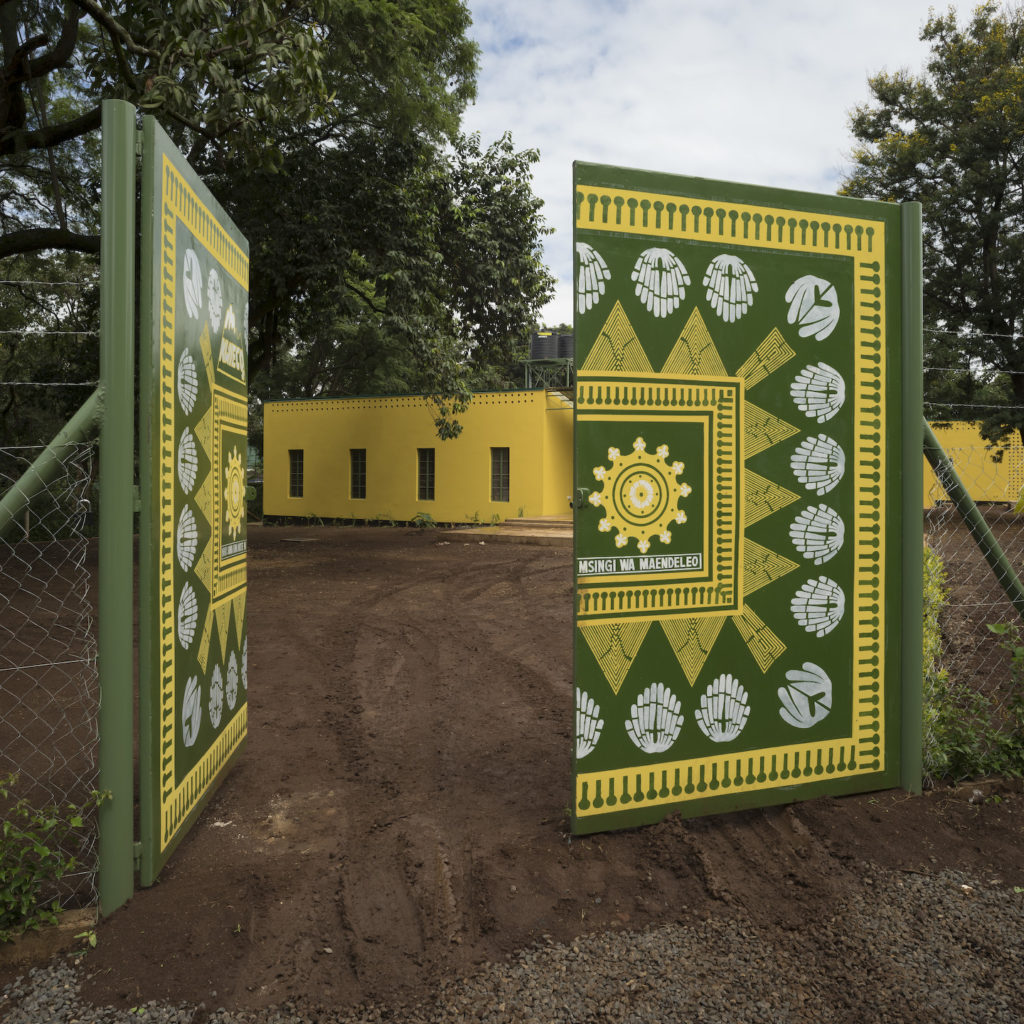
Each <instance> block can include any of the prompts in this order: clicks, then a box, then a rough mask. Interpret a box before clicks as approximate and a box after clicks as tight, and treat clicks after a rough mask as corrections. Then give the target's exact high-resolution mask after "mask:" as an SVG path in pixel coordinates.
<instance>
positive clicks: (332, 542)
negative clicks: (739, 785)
mask: <svg viewBox="0 0 1024 1024" xmlns="http://www.w3.org/2000/svg"><path fill="white" fill-rule="evenodd" d="M249 545H250V562H249V566H250V570H249V572H250V576H249V638H250V644H249V680H250V685H249V714H250V718H249V740H248V747H247V749H246V751H245V753H244V754H243V756H242V759H241V761H240V762H239V764H238V766H237V767H236V769H235V770H234V771H233V772H232V773H231V775H230V777H229V778H228V779H227V781H226V782H225V783H224V785H223V787H222V788H221V790H220V791H219V792H218V794H217V795H216V796H215V798H214V800H213V801H212V803H211V805H210V807H209V808H208V809H207V811H206V813H205V814H204V816H203V817H202V819H201V820H200V821H199V823H198V825H197V826H196V827H195V829H194V830H193V832H192V833H191V835H190V836H189V837H188V838H187V839H186V840H185V841H184V842H183V843H182V845H181V846H180V848H179V849H178V851H177V852H176V853H175V855H174V856H173V858H172V860H171V861H170V863H169V865H168V866H167V867H166V868H165V870H164V872H163V874H162V876H161V878H160V881H159V882H158V884H156V885H155V886H153V887H152V888H150V889H148V890H142V891H140V892H138V893H137V894H136V895H135V897H134V898H133V899H132V900H131V902H130V903H129V904H128V905H127V906H125V907H124V908H123V909H122V910H120V911H118V912H117V913H115V914H114V915H112V916H111V917H110V918H109V919H107V920H105V921H103V922H101V924H100V925H99V926H98V928H97V936H98V943H97V946H96V948H95V950H91V951H90V952H88V953H87V955H86V958H85V961H84V974H85V976H86V978H87V980H86V983H85V986H84V990H83V995H84V997H85V998H86V999H87V1000H90V1001H92V1002H94V1003H95V1004H97V1005H103V1004H107V1003H111V1004H114V1005H119V1006H134V1005H138V1004H140V1003H142V1002H145V1001H148V1000H150V999H160V1000H169V1001H172V1002H181V1001H189V1002H193V1003H205V1004H206V1005H207V1006H211V1005H212V1006H227V1007H256V1006H265V1005H271V1004H277V1003H281V1002H284V1001H286V1000H293V1001H297V1002H300V1003H301V1002H308V1003H310V1004H313V1005H316V1004H330V1005H335V1006H339V1005H345V1004H351V1003H358V1002H363V1001H367V1000H375V1001H382V1002H388V1003H390V1004H392V1005H394V1004H396V1003H399V1002H408V1001H410V1000H412V999H417V998H421V997H429V996H430V995H431V993H432V992H433V991H434V990H435V988H436V986H437V985H438V983H439V982H440V981H441V980H445V979H451V978H452V977H454V976H457V975H462V974H465V973H467V972H469V971H471V970H472V969H473V967H474V965H476V964H479V963H481V962H483V961H487V960H491V961H493V960H497V959H500V958H502V957H503V956H504V955H505V954H506V953H508V952H510V951H512V950H515V949H518V948H521V947H523V946H526V945H529V944H530V943H532V942H534V941H537V940H543V939H544V938H545V937H551V938H552V939H555V940H565V939H570V938H572V937H574V936H576V935H579V934H581V933H586V932H591V931H600V930H607V929H623V928H628V929H637V928H643V927H644V926H646V925H651V924H657V923H662V922H667V921H675V920H691V919H692V918H693V916H694V915H700V916H705V915H708V914H729V913H733V912H734V911H735V910H742V911H743V912H745V914H746V915H748V916H749V917H750V918H751V919H752V920H753V921H754V922H756V923H757V924H759V925H761V926H763V927H766V928H772V929H779V930H790V929H794V928H798V927H799V926H800V925H801V923H804V922H808V921H813V920H818V919H820V918H821V917H822V916H823V915H828V914H829V913H830V908H832V907H834V906H835V905H836V904H837V903H838V902H840V901H841V900H842V897H843V894H844V892H846V891H847V890H849V889H851V888H853V887H858V886H862V885H865V884H870V878H871V876H872V874H873V873H875V872H877V871H879V870H896V871H912V872H925V873H930V872H935V871H939V870H941V869H944V868H955V869H958V870H961V871H964V872H966V873H968V874H969V875H971V876H973V877H974V878H975V879H976V880H977V881H978V883H979V884H993V883H995V882H997V883H998V884H1001V885H1006V886H1014V885H1018V886H1020V885H1024V796H1022V793H1021V789H1020V787H1019V786H1018V785H1016V784H1013V785H1011V784H1008V783H1005V782H991V781H990V782H986V783H981V784H968V785H964V786H961V787H958V788H955V789H948V788H942V789H937V790H933V791H931V792H926V793H925V794H924V795H922V796H916V797H915V796H910V795H908V794H906V793H903V792H886V793H878V794H871V795H863V796H856V797H847V798H842V799H828V798H826V799H819V800H814V801H811V802H808V803H803V804H798V805H793V806H789V807H781V808H772V809H769V810H763V811H748V812H742V813H737V814H733V815H722V816H716V817H710V818H704V819H696V820H690V821H682V820H679V819H678V818H672V819H669V820H667V821H665V822H663V823H662V824H660V825H656V826H653V827H649V828H644V829H638V830H635V831H629V832H621V833H616V834H606V835H597V836H592V837H589V838H586V839H576V838H573V837H571V836H570V835H569V833H568V803H569V793H570V790H569V787H570V742H571V739H572V730H573V700H572V692H573V689H572V654H571V650H572V648H571V641H572V607H571V576H570V570H571V565H570V561H571V560H570V552H569V549H567V548H556V547H536V546H528V545H519V544H496V543H485V544H481V543H480V542H479V540H478V539H477V538H475V537H474V538H470V537H469V536H468V535H458V534H454V535H453V534H447V535H445V534H441V533H439V532H437V531H430V530H424V531H414V530H402V529H372V528H362V529H339V528H334V529H330V528H312V527H303V528H290V527H277V528H270V527H264V528H259V527H252V528H250V532H249ZM23 969H24V965H21V966H12V965H7V966H4V967H0V984H2V983H3V982H5V981H7V980H9V979H10V977H12V976H13V975H14V974H15V973H18V972H20V971H21V970H23Z"/></svg>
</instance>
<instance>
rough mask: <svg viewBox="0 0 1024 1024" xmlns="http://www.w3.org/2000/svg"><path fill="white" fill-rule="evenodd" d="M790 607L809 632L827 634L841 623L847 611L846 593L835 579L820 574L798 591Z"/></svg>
mask: <svg viewBox="0 0 1024 1024" xmlns="http://www.w3.org/2000/svg"><path fill="white" fill-rule="evenodd" d="M789 609H790V611H791V612H792V613H793V618H794V619H796V621H797V622H798V623H799V624H800V625H801V626H803V628H804V629H805V630H807V632H808V633H814V634H815V635H816V636H825V635H827V634H828V633H831V632H832V630H833V629H835V628H836V626H838V625H839V622H840V620H841V619H842V617H843V613H844V612H845V611H846V595H845V594H844V593H843V588H842V587H841V586H839V584H838V583H836V581H835V580H831V579H829V578H828V577H827V576H819V577H818V578H817V579H816V580H814V579H812V580H808V581H807V582H806V583H805V584H804V585H803V586H802V587H801V588H800V589H799V590H798V591H797V592H796V594H795V595H794V596H793V600H792V601H790V603H789Z"/></svg>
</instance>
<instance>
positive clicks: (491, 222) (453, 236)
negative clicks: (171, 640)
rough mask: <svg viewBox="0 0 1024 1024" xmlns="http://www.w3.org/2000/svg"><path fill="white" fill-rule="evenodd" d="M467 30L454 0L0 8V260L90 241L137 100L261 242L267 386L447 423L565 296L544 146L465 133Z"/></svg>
mask: <svg viewBox="0 0 1024 1024" xmlns="http://www.w3.org/2000/svg"><path fill="white" fill-rule="evenodd" d="M29 8H31V10H28V9H29ZM469 24H470V18H469V13H468V11H467V9H466V7H465V4H464V2H463V0H274V2H272V0H158V2H156V3H148V4H137V3H133V2H130V0H121V2H115V3H110V2H107V3H103V4H100V3H98V2H96V0H63V2H58V0H42V2H33V3H28V2H27V0H0V42H2V43H3V54H4V66H3V72H2V75H0V267H2V266H3V262H2V261H3V258H4V257H8V258H15V257H18V256H23V255H26V254H31V253H35V252H40V251H44V250H45V251H49V252H53V251H54V250H62V251H72V250H79V251H82V252H86V253H95V252H96V251H97V250H98V235H97V233H96V225H95V222H94V219H93V220H90V217H91V216H92V212H93V209H94V206H95V201H96V199H97V197H98V180H97V179H98V169H97V162H96V151H95V137H96V133H95V128H96V126H97V125H98V118H99V100H100V99H101V98H102V97H105V96H121V97H124V98H126V99H129V100H131V101H132V102H133V103H135V104H137V105H138V106H139V107H140V108H141V109H143V110H144V111H146V112H152V113H155V114H156V115H157V116H158V117H159V118H160V120H161V122H162V123H163V124H164V126H165V127H166V128H167V129H168V131H169V133H170V134H171V136H172V138H173V140H174V141H175V143H176V144H177V145H178V146H179V147H180V148H181V149H182V150H183V151H184V152H185V153H186V155H187V156H188V158H189V160H190V161H191V162H192V163H193V165H194V166H196V168H197V170H199V172H200V173H201V174H202V175H203V177H204V178H205V180H206V181H207V183H208V184H209V185H210V186H211V188H212V189H213V191H214V194H215V195H217V197H218V198H219V199H220V201H221V202H222V204H223V205H224V206H225V207H226V209H227V210H228V212H229V213H230V214H231V215H232V216H233V218H234V219H235V220H236V222H237V223H238V224H239V226H240V227H241V228H242V230H243V232H244V233H245V234H246V235H247V237H248V238H249V241H250V245H251V256H252V264H251V270H250V288H251V293H252V310H251V316H250V326H251V340H250V365H251V369H252V371H253V373H254V389H255V390H256V391H257V392H263V393H265V394H267V395H270V394H272V393H274V389H283V391H284V392H285V393H292V392H293V391H298V392H301V393H304V394H307V395H308V394H318V393H343V394H344V393H350V394H351V393H358V392H361V391H366V390H372V391H393V392H394V391H398V392H408V391H413V390H421V391H428V392H430V393H432V394H435V395H437V396H438V400H439V403H440V408H439V427H440V429H441V430H442V433H443V432H445V431H452V432H453V431H454V430H456V429H457V426H456V425H455V424H454V423H453V421H452V420H451V417H450V415H449V413H450V412H451V410H452V409H456V410H457V408H458V406H459V402H460V401H461V400H462V399H464V397H465V395H466V392H467V389H468V388H469V387H471V386H480V385H486V384H488V383H493V382H494V381H495V380H497V379H499V378H500V376H501V371H500V366H501V365H502V364H507V363H508V362H510V361H511V360H512V359H513V358H514V353H515V350H516V346H517V345H520V344H521V343H523V341H524V340H525V337H526V334H527V332H528V331H529V329H530V327H531V326H532V322H533V320H534V319H535V316H536V312H537V310H539V308H540V306H541V305H542V304H543V302H544V301H545V299H546V297H547V294H548V292H549V291H550V284H551V282H550V278H549V276H548V275H547V272H546V271H545V270H544V268H543V266H542V265H541V263H540V259H539V239H540V235H541V234H542V233H543V231H544V227H543V222H542V220H541V219H540V214H539V206H540V204H539V202H538V201H537V200H536V199H535V198H534V197H533V195H532V192H531V190H530V173H529V169H530V166H531V164H532V162H533V161H534V160H535V159H536V155H535V154H531V153H521V154H520V153H516V152H515V151H514V150H513V148H512V146H511V142H510V140H508V139H507V138H505V139H502V140H501V141H500V142H498V143H496V144H495V145H493V146H491V147H489V148H487V149H486V150H481V148H480V145H479V140H473V139H465V138H463V137H462V136H461V135H460V133H459V123H460V119H461V114H462V111H463V110H464V108H465V104H466V103H467V102H468V101H469V100H470V99H471V98H472V96H473V93H474V88H475V72H476V54H477V50H476V46H475V44H474V43H472V42H471V41H470V40H469V39H468V37H467V35H466V33H467V30H468V28H469ZM90 146H91V147H92V148H91V149H90Z"/></svg>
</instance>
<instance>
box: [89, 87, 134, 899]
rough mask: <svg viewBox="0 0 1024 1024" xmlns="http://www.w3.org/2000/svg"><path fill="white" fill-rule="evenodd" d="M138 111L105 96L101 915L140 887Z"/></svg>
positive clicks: (100, 615)
mask: <svg viewBox="0 0 1024 1024" xmlns="http://www.w3.org/2000/svg"><path fill="white" fill-rule="evenodd" d="M135 180H136V173H135V108H134V107H133V106H132V105H131V104H130V103H126V102H125V101H124V100H104V102H103V181H102V189H103V191H102V211H101V221H100V388H101V389H102V392H103V398H104V416H103V425H102V428H101V431H100V476H99V495H100V528H99V543H100V548H99V552H100V561H99V610H100V613H99V629H98V645H99V680H100V707H99V732H100V748H99V778H100V782H99V784H100V789H101V790H102V791H106V792H109V793H110V794H111V798H110V799H108V800H106V801H105V802H104V803H103V804H102V805H101V806H100V818H99V824H100V834H99V897H100V912H101V913H102V914H110V913H112V912H113V911H115V910H116V909H117V908H118V907H120V906H121V905H122V904H123V903H125V902H126V901H127V900H128V899H130V898H131V895H132V892H133V891H134V877H133V872H134V865H133V850H132V844H133V840H134V829H133V824H134V815H133V806H134V797H135V793H134V772H133V764H132V719H133V715H132V699H133V689H134V671H133V661H132V639H133V637H132V631H133V621H132V618H133V614H132V613H133V601H134V594H133V571H132V570H133V564H132V555H133V552H132V546H133V532H134V530H133V526H134V489H133V484H134V472H135V466H134V463H135V428H134V414H135V402H134V394H135Z"/></svg>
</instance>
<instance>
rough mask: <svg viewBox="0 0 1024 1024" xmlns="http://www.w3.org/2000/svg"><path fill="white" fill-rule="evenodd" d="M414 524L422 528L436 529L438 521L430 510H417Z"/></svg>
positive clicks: (413, 518) (413, 520) (413, 519)
mask: <svg viewBox="0 0 1024 1024" xmlns="http://www.w3.org/2000/svg"><path fill="white" fill-rule="evenodd" d="M412 525H413V526H416V527H418V528H419V529H421V530H436V529H437V522H436V521H435V520H434V517H433V516H432V515H431V514H430V513H429V512H417V513H416V515H414V516H413V517H412Z"/></svg>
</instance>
